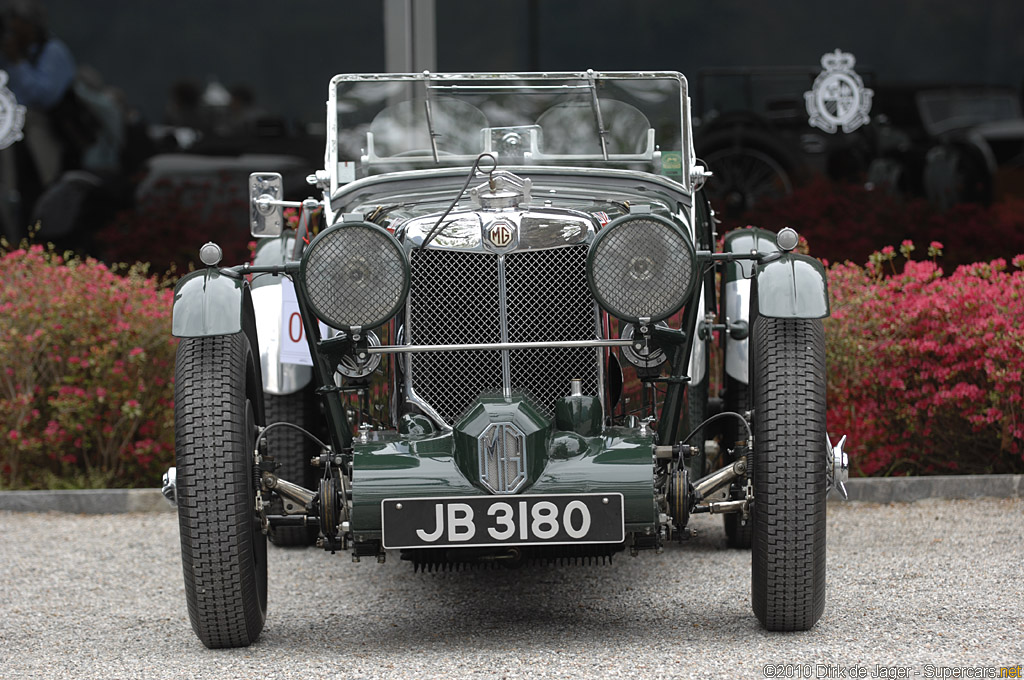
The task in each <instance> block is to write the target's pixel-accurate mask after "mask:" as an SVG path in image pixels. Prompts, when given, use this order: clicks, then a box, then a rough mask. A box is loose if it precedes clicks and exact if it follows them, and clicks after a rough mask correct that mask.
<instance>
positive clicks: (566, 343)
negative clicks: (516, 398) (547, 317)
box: [367, 338, 633, 354]
mask: <svg viewBox="0 0 1024 680" xmlns="http://www.w3.org/2000/svg"><path fill="white" fill-rule="evenodd" d="M632 342H633V341H632V340H622V339H619V338H615V339H613V340H562V341H543V342H540V341H538V342H495V343H490V344H487V343H482V344H470V345H383V346H381V347H369V348H367V349H368V350H369V352H370V354H406V353H414V352H462V351H475V350H512V349H565V348H577V347H622V346H624V345H629V344H632Z"/></svg>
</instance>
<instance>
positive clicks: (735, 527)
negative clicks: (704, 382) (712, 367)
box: [722, 375, 754, 550]
mask: <svg viewBox="0 0 1024 680" xmlns="http://www.w3.org/2000/svg"><path fill="white" fill-rule="evenodd" d="M749 392H750V390H748V389H747V385H746V383H741V382H740V381H739V380H737V379H736V378H733V377H732V376H729V375H727V376H726V378H725V410H726V411H732V412H733V413H739V414H740V415H742V414H744V413H746V412H747V411H749V410H750V397H749ZM724 435H725V436H724V439H725V441H724V444H725V448H726V449H733V450H735V448H736V442H737V441H740V440H743V439H746V438H747V433H746V430H745V429H744V428H743V425H742V423H740V422H739V421H737V420H736V419H734V418H729V419H727V420H726V421H725V426H724ZM747 446H750V442H747ZM727 462H728V463H733V462H735V457H733V456H730V457H729V458H727ZM747 479H748V476H747V475H744V476H743V477H741V478H740V479H739V480H738V481H736V482H733V484H732V489H731V490H732V491H733V492H734V493H733V497H734V498H742V497H743V496H742V495H740V494H742V493H743V491H744V487H745V486H746V484H747ZM722 520H723V522H724V523H725V542H726V545H728V546H729V547H730V548H736V549H738V550H750V544H751V541H752V535H753V525H754V523H753V520H752V518H750V517H748V518H747V521H746V522H744V521H743V515H742V514H740V513H737V512H733V513H729V514H727V515H722Z"/></svg>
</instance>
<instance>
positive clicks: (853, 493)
mask: <svg viewBox="0 0 1024 680" xmlns="http://www.w3.org/2000/svg"><path fill="white" fill-rule="evenodd" d="M846 489H847V491H848V492H849V494H850V498H849V500H850V501H857V502H864V503H905V502H911V501H919V500H924V499H926V498H946V499H963V498H1021V497H1024V475H949V476H936V477H873V478H863V477H862V478H857V479H851V480H849V481H848V482H847V483H846ZM829 502H842V499H841V498H840V497H839V495H838V494H837V493H836V492H834V491H833V492H832V493H830V494H829ZM0 510H9V511H14V512H68V513H73V514H84V515H104V514H118V513H124V512H168V513H169V512H174V511H175V510H174V508H173V507H171V505H170V504H169V503H168V502H167V500H166V499H165V498H164V497H163V495H162V494H161V493H160V489H95V490H85V491H0Z"/></svg>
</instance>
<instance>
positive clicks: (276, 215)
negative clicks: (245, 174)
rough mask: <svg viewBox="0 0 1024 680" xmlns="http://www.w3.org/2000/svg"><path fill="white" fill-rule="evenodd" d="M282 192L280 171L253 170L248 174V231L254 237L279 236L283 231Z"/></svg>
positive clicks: (282, 183) (282, 182) (282, 184)
mask: <svg viewBox="0 0 1024 680" xmlns="http://www.w3.org/2000/svg"><path fill="white" fill-rule="evenodd" d="M283 193H284V181H283V180H282V179H281V173H278V172H254V173H252V174H251V175H249V231H250V232H251V233H252V235H253V236H255V237H256V238H270V237H273V236H280V235H281V233H282V232H283V231H284V208H283V207H282V206H281V197H282V195H283Z"/></svg>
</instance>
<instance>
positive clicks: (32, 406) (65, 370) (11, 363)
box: [0, 246, 175, 488]
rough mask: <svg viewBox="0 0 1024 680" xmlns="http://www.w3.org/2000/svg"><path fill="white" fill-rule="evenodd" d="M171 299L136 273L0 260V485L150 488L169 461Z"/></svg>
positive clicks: (28, 257) (34, 259)
mask: <svg viewBox="0 0 1024 680" xmlns="http://www.w3.org/2000/svg"><path fill="white" fill-rule="evenodd" d="M172 296H173V293H172V291H171V290H169V289H167V288H166V287H164V286H162V285H160V283H159V282H158V281H155V280H154V279H152V278H149V277H147V276H146V272H145V270H144V268H141V267H133V268H131V269H127V270H126V271H124V272H120V273H115V272H114V271H111V269H110V268H108V267H107V266H106V265H104V264H102V263H100V262H97V261H96V260H93V259H86V260H80V259H72V260H69V261H64V260H63V258H61V257H60V256H58V255H56V254H55V253H53V252H50V251H47V250H46V249H44V248H43V247H42V246H32V247H30V248H28V249H20V250H15V251H12V252H7V253H4V254H2V256H0V488H46V487H54V486H97V487H132V486H155V485H157V482H158V481H159V475H160V474H161V472H162V470H163V469H164V468H165V467H166V466H167V465H169V464H171V461H172V460H173V457H174V443H173V442H174V413H173V384H172V380H173V378H172V376H173V373H174V351H175V340H174V339H173V338H172V337H171V334H170V313H171V300H172Z"/></svg>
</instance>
